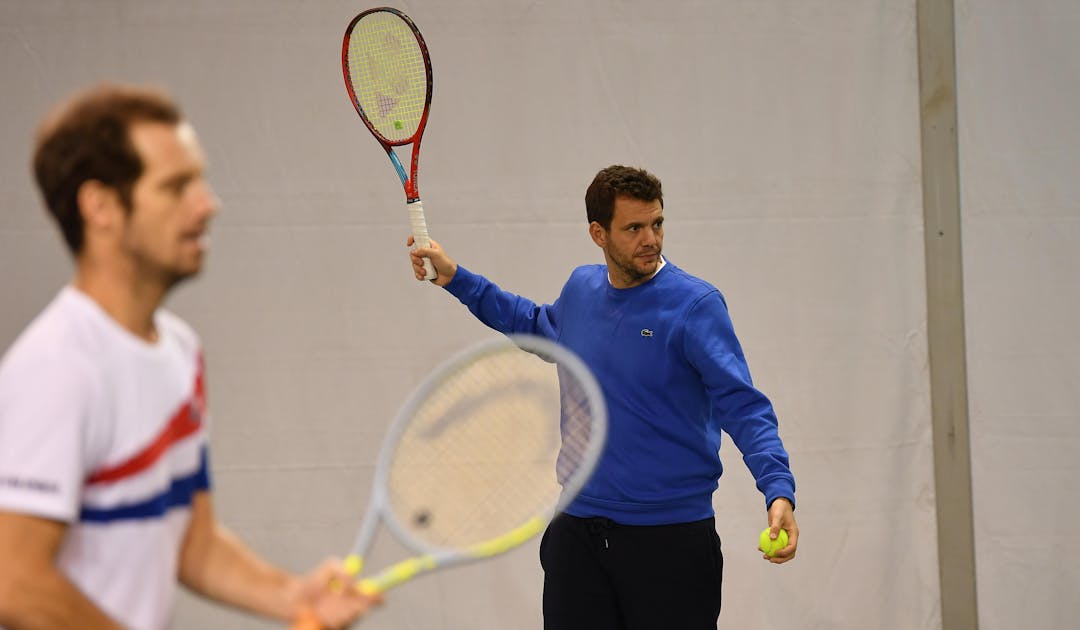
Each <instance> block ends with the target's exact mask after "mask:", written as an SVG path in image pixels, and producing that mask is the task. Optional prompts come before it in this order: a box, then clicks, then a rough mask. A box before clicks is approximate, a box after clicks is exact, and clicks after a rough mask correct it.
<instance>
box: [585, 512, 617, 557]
mask: <svg viewBox="0 0 1080 630" xmlns="http://www.w3.org/2000/svg"><path fill="white" fill-rule="evenodd" d="M585 527H586V529H587V530H588V532H589V535H590V536H592V537H594V538H597V541H596V542H597V548H599V549H600V550H601V551H603V550H604V549H609V548H610V547H611V543H610V541H608V531H610V530H612V529H614V528H615V521H613V520H611V519H610V518H604V517H602V516H597V517H595V518H589V519H585Z"/></svg>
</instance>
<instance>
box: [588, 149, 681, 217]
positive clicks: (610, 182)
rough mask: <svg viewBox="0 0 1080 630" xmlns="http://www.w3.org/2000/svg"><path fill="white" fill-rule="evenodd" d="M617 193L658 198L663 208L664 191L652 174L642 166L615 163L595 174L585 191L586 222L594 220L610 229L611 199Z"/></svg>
mask: <svg viewBox="0 0 1080 630" xmlns="http://www.w3.org/2000/svg"><path fill="white" fill-rule="evenodd" d="M619 196H625V197H632V198H634V199H640V200H641V201H659V202H660V207H661V208H663V207H664V191H663V188H662V187H661V185H660V180H659V179H657V178H656V176H655V175H653V174H652V173H650V172H648V171H646V170H645V169H641V168H634V167H630V166H621V165H619V164H616V165H614V166H609V167H607V168H605V169H603V170H601V171H600V172H599V173H597V174H596V177H594V178H593V180H592V183H591V184H589V188H588V189H587V190H586V191H585V215H586V217H587V218H588V219H589V223H592V222H593V221H595V222H597V223H599V224H600V225H601V227H603V228H604V229H605V230H610V229H611V217H612V216H613V215H614V213H615V198H616V197H619Z"/></svg>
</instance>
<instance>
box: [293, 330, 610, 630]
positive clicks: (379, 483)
mask: <svg viewBox="0 0 1080 630" xmlns="http://www.w3.org/2000/svg"><path fill="white" fill-rule="evenodd" d="M606 434H607V412H606V409H605V406H604V398H603V395H602V394H601V391H600V387H599V386H598V385H597V383H596V380H595V379H594V378H593V376H592V373H591V372H590V371H589V370H588V368H587V367H586V366H585V364H584V363H582V362H581V360H580V359H578V358H577V356H576V355H574V354H573V353H571V352H570V351H569V350H567V349H565V348H563V347H562V346H559V345H557V344H555V343H552V342H550V341H548V340H545V339H541V338H538V337H532V336H513V337H510V338H509V339H507V338H499V339H494V340H490V341H487V342H484V343H480V344H478V345H475V346H473V347H471V348H469V349H467V350H465V351H464V352H462V353H460V354H458V355H457V356H455V357H454V358H452V359H450V360H449V361H448V362H446V363H445V364H443V365H442V366H440V367H439V368H437V369H436V370H435V371H434V372H433V373H432V374H431V375H430V376H429V377H428V378H427V379H426V380H425V381H424V382H423V383H422V384H421V385H420V386H419V387H418V388H417V389H416V390H415V391H414V392H413V393H412V394H411V395H410V397H409V399H408V401H406V403H405V405H404V406H403V407H402V408H401V410H400V411H399V412H398V416H397V418H396V419H395V420H394V422H393V424H392V425H391V427H390V430H389V432H388V434H387V437H386V440H385V442H384V443H383V447H382V451H381V452H380V454H379V460H378V464H377V467H376V471H375V482H374V488H373V491H372V496H371V501H370V504H369V506H368V509H367V512H366V514H365V516H364V521H363V524H362V526H361V527H360V531H359V534H358V535H357V538H356V542H355V544H354V545H353V548H352V550H351V551H350V554H349V556H348V558H347V559H346V567H347V569H348V570H349V572H350V573H352V574H354V575H357V576H359V575H360V572H361V570H362V569H363V564H364V560H363V559H364V554H365V553H366V552H367V550H368V548H369V547H370V545H371V542H372V539H373V538H374V536H375V531H376V529H377V527H378V525H379V522H380V521H382V522H384V523H385V524H386V527H387V529H389V530H390V531H391V532H392V533H393V534H394V536H395V537H396V538H398V539H399V540H400V541H401V542H402V543H404V544H405V546H406V547H408V548H409V549H411V550H412V551H415V552H416V553H417V554H419V555H417V556H415V557H413V558H409V559H407V560H404V561H402V562H399V563H397V564H394V565H392V566H390V567H389V568H386V569H384V570H382V571H380V572H378V573H376V574H374V575H372V576H371V577H366V578H363V579H360V580H359V582H358V583H357V584H356V588H359V589H360V590H362V591H364V592H368V593H380V592H383V591H386V590H387V589H390V588H393V587H395V586H397V585H399V584H402V583H403V582H405V581H407V580H409V579H411V578H413V577H414V576H416V575H418V574H421V573H424V572H427V571H432V570H435V569H440V568H445V567H450V566H455V565H458V564H462V563H466V562H472V561H475V560H480V559H483V558H489V557H492V556H495V555H498V554H500V553H503V552H505V551H508V550H510V549H513V548H514V547H517V546H518V545H521V544H522V543H524V542H526V541H528V540H529V539H531V538H532V537H533V536H535V535H537V534H539V533H540V532H542V531H543V530H544V528H545V527H546V526H547V524H548V522H549V521H550V520H551V518H552V517H553V516H554V515H555V514H556V513H558V512H559V511H561V510H562V509H564V508H565V507H566V505H567V504H568V503H569V502H570V501H571V500H572V499H573V498H574V497H575V496H577V493H578V492H579V491H580V490H581V488H582V487H583V486H584V485H585V483H586V482H587V481H588V479H589V477H590V476H591V474H592V472H593V469H594V468H595V466H596V462H597V460H598V459H599V457H600V453H601V450H602V449H603V446H604V439H605V437H606ZM293 627H294V629H299V628H304V629H308V628H319V627H320V626H319V624H318V622H317V621H315V620H314V618H313V616H309V617H305V618H304V619H302V620H300V621H299V622H297V624H296V625H294V626H293Z"/></svg>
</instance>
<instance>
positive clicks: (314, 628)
mask: <svg viewBox="0 0 1080 630" xmlns="http://www.w3.org/2000/svg"><path fill="white" fill-rule="evenodd" d="M289 630H323V625H322V621H320V620H319V617H318V616H317V615H316V614H315V611H314V610H312V609H310V608H308V607H307V606H304V607H303V608H301V609H300V614H298V615H297V616H296V619H294V620H293V622H292V625H291V626H289Z"/></svg>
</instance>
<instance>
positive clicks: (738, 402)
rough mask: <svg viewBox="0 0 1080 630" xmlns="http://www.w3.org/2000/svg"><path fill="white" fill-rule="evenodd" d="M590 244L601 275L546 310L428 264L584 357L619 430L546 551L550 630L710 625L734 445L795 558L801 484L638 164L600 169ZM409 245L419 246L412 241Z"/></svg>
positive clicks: (488, 317) (514, 323)
mask: <svg viewBox="0 0 1080 630" xmlns="http://www.w3.org/2000/svg"><path fill="white" fill-rule="evenodd" d="M585 207H586V212H587V217H588V220H589V235H590V236H591V237H592V240H593V242H594V243H596V245H597V246H598V247H599V248H600V249H602V250H603V252H604V260H605V262H606V265H585V266H582V267H578V268H577V269H575V270H574V272H573V273H572V274H571V275H570V279H569V280H567V282H566V285H565V286H564V287H563V289H562V293H561V294H560V295H559V298H558V299H557V300H556V301H555V302H554V303H552V304H542V305H539V304H536V303H534V302H532V301H530V300H529V299H527V298H524V297H521V296H518V295H514V294H512V293H509V292H507V291H503V290H502V289H500V288H499V287H498V286H496V285H495V284H494V283H492V282H491V281H489V280H487V279H486V278H484V277H483V276H480V275H477V274H475V273H473V272H471V271H469V270H467V269H465V268H464V267H462V266H460V265H458V264H456V263H455V262H454V261H453V260H452V259H451V258H450V257H449V256H447V255H446V253H445V252H444V251H443V250H442V248H441V247H440V246H439V244H438V243H436V242H434V241H433V242H432V243H431V245H430V247H426V248H417V249H415V250H413V251H412V252H411V258H412V264H413V270H414V272H415V274H416V277H417V279H423V278H424V269H423V258H425V257H426V258H429V259H430V260H431V262H432V264H434V266H435V269H436V271H437V272H438V278H436V279H435V280H433V281H432V282H433V283H435V284H437V285H438V286H441V287H445V288H446V290H447V291H449V292H450V293H451V294H453V295H454V296H455V297H456V298H457V299H458V300H460V301H461V303H462V304H464V305H465V306H466V307H468V309H469V310H470V311H471V312H472V313H473V315H475V316H476V317H477V318H478V319H479V320H480V321H482V322H483V323H485V324H486V325H488V326H490V327H491V328H494V329H495V330H498V331H500V332H502V333H504V334H512V333H531V334H535V335H540V336H543V337H546V338H548V339H552V340H554V341H556V342H558V343H561V344H563V345H564V346H566V347H568V348H570V349H571V350H573V351H574V352H576V353H577V354H578V355H579V356H580V357H581V359H582V360H583V361H584V362H585V363H586V364H587V365H588V366H589V367H590V368H591V369H592V370H593V372H594V373H595V375H596V378H597V380H598V381H599V382H600V386H601V388H602V389H603V391H604V396H605V399H606V401H607V406H608V414H609V423H610V429H609V432H608V436H609V437H608V444H607V446H606V448H605V451H604V454H603V457H602V459H601V460H600V464H599V466H598V468H597V471H596V473H595V474H594V476H593V478H592V479H591V480H590V482H589V483H588V484H587V485H586V487H585V488H584V490H583V491H582V493H581V495H580V496H579V497H578V498H577V499H576V500H575V501H574V502H573V503H571V504H570V506H569V507H568V508H567V509H566V511H565V513H563V514H561V515H559V516H558V517H556V518H555V520H554V521H552V523H551V525H550V526H549V527H548V530H547V532H545V534H544V538H543V541H542V542H541V546H540V560H541V564H542V565H543V567H544V602H543V607H544V627H545V628H546V629H547V630H578V629H580V630H656V629H660V628H678V629H679V630H698V629H704V628H713V629H714V628H715V627H716V620H717V618H718V616H719V614H720V583H721V577H722V573H723V556H722V554H721V551H720V539H719V537H718V536H717V534H716V528H715V523H714V519H713V506H712V495H713V493H714V491H715V490H716V488H717V481H718V479H719V477H720V474H721V472H722V471H723V466H722V465H721V463H720V457H719V449H720V435H721V432H722V431H723V432H725V433H727V434H728V435H729V436H730V437H731V438H732V440H734V442H735V445H736V446H737V447H738V449H739V451H740V452H741V453H742V454H743V461H744V462H745V463H746V466H747V468H749V470H750V472H751V473H752V474H753V476H754V479H755V480H756V482H757V487H758V490H760V491H761V493H762V494H763V495H764V496H765V506H766V510H767V520H768V525H769V527H770V528H771V530H772V531H771V536H772V537H773V538H776V537H777V534H778V533H779V531H780V530H781V529H783V530H785V531H786V532H787V534H788V541H789V542H788V544H787V546H786V547H784V548H783V549H781V550H779V551H777V552H776V554H775V556H773V557H769V556H763V557H764V558H765V559H767V560H769V561H770V562H773V563H778V564H779V563H784V562H787V561H789V560H791V559H792V558H794V557H795V550H796V546H797V544H798V537H799V529H798V526H797V525H796V522H795V517H794V514H793V511H794V506H795V478H794V476H793V475H792V473H791V469H790V467H789V465H788V455H787V452H786V451H785V450H784V446H783V443H782V442H781V440H780V436H779V434H778V432H777V421H776V414H775V413H774V412H773V408H772V404H771V403H770V402H769V400H768V398H766V397H765V395H764V394H762V393H761V392H759V391H758V390H757V389H755V388H754V386H753V383H752V382H751V379H750V372H749V369H748V367H747V364H746V359H745V358H744V357H743V352H742V347H741V346H740V345H739V341H738V339H737V338H736V337H735V331H734V329H733V328H732V324H731V319H730V318H729V316H728V311H727V305H726V303H725V302H724V298H723V296H722V295H721V294H720V292H719V291H718V290H717V289H716V288H715V287H713V286H712V285H710V284H709V283H708V282H705V281H704V280H701V279H699V278H696V277H694V276H691V275H690V274H688V273H686V272H685V271H683V270H682V269H679V268H678V267H676V266H675V265H674V264H673V263H671V262H670V261H668V260H666V259H664V257H663V256H662V255H661V250H662V246H663V240H664V227H663V226H664V197H663V192H662V189H661V184H660V181H659V180H658V179H657V178H656V177H654V176H653V175H652V174H650V173H648V172H646V171H644V170H641V169H637V168H630V167H625V166H611V167H608V168H605V169H603V170H601V171H600V172H599V173H598V174H597V175H596V177H595V179H593V182H592V184H590V185H589V188H588V190H587V191H586V193H585ZM409 244H410V245H411V244H412V239H411V238H410V239H409Z"/></svg>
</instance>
